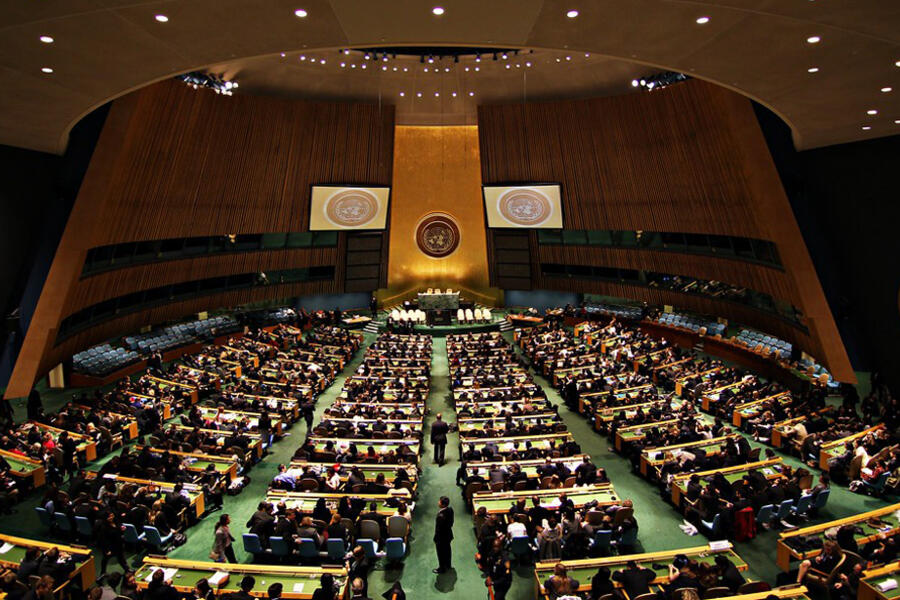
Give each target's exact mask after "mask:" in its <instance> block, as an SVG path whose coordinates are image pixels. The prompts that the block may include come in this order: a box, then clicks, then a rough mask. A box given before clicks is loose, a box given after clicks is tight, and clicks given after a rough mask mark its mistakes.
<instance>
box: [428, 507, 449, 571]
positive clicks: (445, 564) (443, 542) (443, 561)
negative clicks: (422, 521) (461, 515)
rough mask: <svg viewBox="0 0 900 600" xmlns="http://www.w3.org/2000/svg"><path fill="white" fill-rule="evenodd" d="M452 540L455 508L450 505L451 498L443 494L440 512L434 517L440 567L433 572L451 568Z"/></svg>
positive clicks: (435, 545) (435, 541)
mask: <svg viewBox="0 0 900 600" xmlns="http://www.w3.org/2000/svg"><path fill="white" fill-rule="evenodd" d="M451 541H453V508H451V506H450V498H448V497H447V496H441V499H440V500H439V501H438V513H437V516H436V517H435V519H434V547H435V549H436V550H437V556H438V567H437V569H434V570H433V571H432V572H433V573H438V574H440V573H445V572H447V571H448V570H449V569H450V562H451V550H450V542H451Z"/></svg>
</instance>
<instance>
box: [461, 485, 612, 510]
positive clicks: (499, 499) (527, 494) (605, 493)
mask: <svg viewBox="0 0 900 600" xmlns="http://www.w3.org/2000/svg"><path fill="white" fill-rule="evenodd" d="M561 494H566V496H567V497H568V499H569V500H571V501H572V503H573V504H574V505H575V508H582V507H584V506H586V505H588V504H590V503H591V502H595V501H596V502H597V506H598V507H601V508H602V507H607V506H612V505H617V504H620V503H621V502H622V499H621V498H619V496H618V495H617V494H616V490H615V489H613V486H612V484H609V483H605V484H596V485H587V486H580V487H570V488H556V489H546V490H520V491H512V492H475V493H474V494H472V511H473V512H477V511H478V509H479V508H481V507H484V508H485V509H487V512H488V513H489V514H492V515H505V514H506V513H508V512H509V509H510V508H511V507H512V505H513V504H515V503H516V501H518V500H521V499H525V500H527V501H529V502H530V501H531V499H532V498H539V503H540V505H541V506H543V507H544V508H549V509H554V508H557V507H559V504H560V502H559V496H560V495H561Z"/></svg>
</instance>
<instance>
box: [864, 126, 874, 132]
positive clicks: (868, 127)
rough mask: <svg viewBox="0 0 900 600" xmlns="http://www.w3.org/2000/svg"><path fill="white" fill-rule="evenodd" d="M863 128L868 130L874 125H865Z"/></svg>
mask: <svg viewBox="0 0 900 600" xmlns="http://www.w3.org/2000/svg"><path fill="white" fill-rule="evenodd" d="M862 129H863V131H868V130H870V129H872V126H871V125H863V128H862Z"/></svg>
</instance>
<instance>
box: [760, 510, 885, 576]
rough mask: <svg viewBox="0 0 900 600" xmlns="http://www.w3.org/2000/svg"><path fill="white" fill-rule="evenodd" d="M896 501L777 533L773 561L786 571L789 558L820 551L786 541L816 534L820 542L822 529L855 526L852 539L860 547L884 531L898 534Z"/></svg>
mask: <svg viewBox="0 0 900 600" xmlns="http://www.w3.org/2000/svg"><path fill="white" fill-rule="evenodd" d="M897 511H900V504H892V505H890V506H885V507H882V508H877V509H875V510H870V511H867V512H864V513H860V514H857V515H850V516H849V517H844V518H843V519H836V520H834V521H828V522H825V523H819V524H818V525H810V526H809V527H802V528H800V529H793V530H791V531H784V532H782V533H781V534H780V535H779V536H778V542H777V545H776V553H775V563H776V564H777V565H778V566H779V567H781V569H782V570H783V571H789V570H790V565H791V561H792V560H798V561H799V560H806V559H808V558H813V557H815V556H818V555H819V554H821V553H822V548H821V546H820V547H818V548H812V549H809V550H798V549H796V548H794V547H792V546H791V544H790V541H791V540H792V539H797V538H799V537H801V536H802V537H808V536H816V537H819V538H820V539H821V540H823V541H824V539H825V532H826V531H828V530H830V529H833V528H838V527H842V526H844V525H856V526H858V527H859V528H860V529H862V533H855V534H854V539H855V540H856V543H857V544H858V545H860V546H862V545H863V544H867V543H869V542H871V541H873V540H875V539H877V538H878V536H879V535H881V534H884V535H885V536H887V537H890V536H893V535H897V534H898V533H900V519H898V518H897V514H896V513H897Z"/></svg>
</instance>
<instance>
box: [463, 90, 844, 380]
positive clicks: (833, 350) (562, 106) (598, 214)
mask: <svg viewBox="0 0 900 600" xmlns="http://www.w3.org/2000/svg"><path fill="white" fill-rule="evenodd" d="M478 122H479V139H480V143H481V163H482V180H483V182H484V184H485V185H488V184H494V183H509V182H551V183H560V184H561V186H562V196H563V214H564V227H565V228H566V229H613V230H644V231H671V232H684V233H706V234H717V235H732V236H741V237H749V238H757V239H763V240H769V241H771V242H774V243H775V245H776V247H777V248H778V251H779V254H780V255H781V257H782V260H783V262H784V266H785V269H784V270H779V269H775V268H770V267H765V266H760V265H756V264H750V263H746V262H742V261H738V260H730V259H725V258H714V257H707V256H696V255H690V254H677V253H670V252H654V251H650V250H643V249H608V248H587V247H580V248H579V247H559V246H557V247H550V246H541V247H539V246H538V245H537V236H536V235H534V233H533V232H532V234H531V235H530V238H529V239H530V250H531V256H532V282H531V284H532V288H533V289H541V288H544V289H573V288H572V287H566V286H567V285H569V284H565V283H564V281H565V280H559V279H557V278H543V277H542V276H541V273H540V262H542V261H543V262H558V263H564V264H587V265H598V266H599V265H602V266H613V267H623V268H640V269H646V270H652V271H658V272H666V273H672V274H678V275H685V276H693V277H698V278H702V279H718V280H721V281H726V282H728V283H735V284H738V285H742V286H746V287H749V288H751V289H754V290H757V291H759V292H764V293H767V294H770V295H772V296H773V297H775V298H776V299H780V300H786V301H788V302H791V303H792V304H793V305H795V306H797V307H798V308H800V309H801V310H802V311H803V312H804V313H806V314H810V312H812V313H813V314H814V315H815V318H808V319H807V322H806V325H807V326H808V328H809V329H810V335H808V336H807V335H806V334H805V333H803V332H802V331H801V330H800V329H798V328H795V327H791V326H789V325H786V324H785V322H784V321H782V320H780V319H779V318H777V317H774V316H769V315H766V314H765V313H761V312H760V311H755V310H752V309H748V308H744V307H740V306H738V305H735V304H734V303H730V302H723V301H716V300H708V301H703V302H700V301H699V299H696V298H694V297H691V296H689V295H687V294H677V293H674V294H673V293H667V294H665V295H666V296H667V298H668V299H669V300H677V301H675V302H671V301H669V302H666V303H669V304H675V305H676V306H682V307H684V308H686V309H693V310H701V308H702V310H703V312H706V313H711V314H716V315H720V316H724V317H728V318H731V319H733V320H735V321H738V322H742V323H744V324H747V325H751V326H755V327H759V328H761V329H763V330H766V331H769V332H771V333H773V334H779V335H780V336H781V337H784V338H785V339H788V340H790V341H792V342H795V343H798V344H799V345H800V346H801V347H803V348H804V349H807V350H808V351H809V352H810V353H811V354H813V355H815V356H816V357H817V358H819V359H820V360H822V361H823V362H824V363H825V364H826V365H827V366H828V367H829V368H830V369H831V370H832V372H833V373H834V374H835V376H836V377H838V378H841V379H842V380H847V381H850V380H853V379H854V376H853V372H852V368H851V367H850V364H849V360H848V359H847V355H846V352H845V350H844V348H843V345H842V344H841V343H840V339H839V338H836V337H835V335H832V334H833V333H836V330H837V328H836V326H835V324H834V321H833V319H832V318H831V315H830V313H828V311H827V307H826V310H825V311H822V310H820V309H821V306H822V302H824V294H823V293H822V290H821V286H820V285H818V281H816V282H815V285H809V279H808V277H807V276H808V270H807V269H806V263H809V262H810V261H809V257H808V254H807V253H806V249H805V246H803V244H802V238H801V237H800V232H799V228H797V226H796V222H795V221H793V215H792V213H791V212H790V207H789V205H788V202H787V198H786V196H785V194H784V190H783V188H782V187H781V183H780V181H779V180H778V178H777V174H776V175H774V176H773V173H774V169H772V170H763V169H758V168H757V167H758V163H756V162H754V161H757V160H758V158H759V156H761V152H764V153H765V156H769V155H768V150H767V149H766V148H765V142H764V140H763V138H762V135H761V133H760V132H759V131H758V129H759V128H758V125H756V123H755V120H754V116H753V111H752V107H751V106H750V103H749V101H748V100H747V99H746V98H744V97H742V96H740V95H738V94H735V93H733V92H730V91H728V90H725V89H724V88H720V87H718V86H715V85H712V84H709V83H706V82H703V81H699V80H692V81H688V82H685V83H680V84H677V85H673V86H670V87H668V88H665V89H662V90H659V91H654V92H649V93H648V92H639V93H632V94H626V95H623V96H616V97H610V98H597V99H589V100H565V101H554V102H535V103H529V104H521V103H518V104H510V105H485V106H480V107H479V109H478ZM754 130H755V133H754ZM748 132H750V133H748ZM748 145H749V146H752V147H753V148H752V151H748V150H747V148H746V147H747V146H748ZM758 146H761V148H760V147H758ZM768 160H769V162H771V157H770V156H769V159H768ZM782 205H783V206H782ZM785 211H786V212H785ZM785 214H786V215H787V219H785V218H784V215H785ZM785 220H788V221H790V223H788V224H787V226H784V223H783V221H785ZM775 221H778V222H777V224H776V222H775ZM776 225H777V226H776ZM494 235H500V233H499V232H494V233H493V235H489V238H491V237H493V236H494ZM798 241H799V242H800V243H799V245H798V243H797V242H798ZM488 252H489V264H490V267H491V277H492V280H491V281H492V283H494V284H497V283H498V279H497V260H496V256H495V255H496V250H495V248H494V244H493V243H489V244H488ZM799 273H803V275H802V277H800V279H802V280H803V281H804V285H802V286H801V285H798V283H797V282H798V276H799V275H798V274H799ZM569 281H570V282H571V281H572V280H569ZM577 288H578V289H579V291H583V292H595V293H610V292H611V291H614V289H615V291H619V292H622V293H624V292H626V291H627V292H628V294H627V295H626V297H630V298H634V299H637V300H646V301H648V302H654V299H657V300H658V299H660V297H661V296H660V295H659V293H658V291H655V290H649V289H646V288H641V287H638V286H620V285H617V284H616V285H611V284H608V283H604V282H597V281H590V282H587V281H585V282H581V283H580V284H578V285H577ZM651 292H652V293H651ZM810 309H814V310H810ZM825 313H828V314H825ZM825 340H827V341H828V343H824V341H825ZM835 340H837V341H836V343H835Z"/></svg>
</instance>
